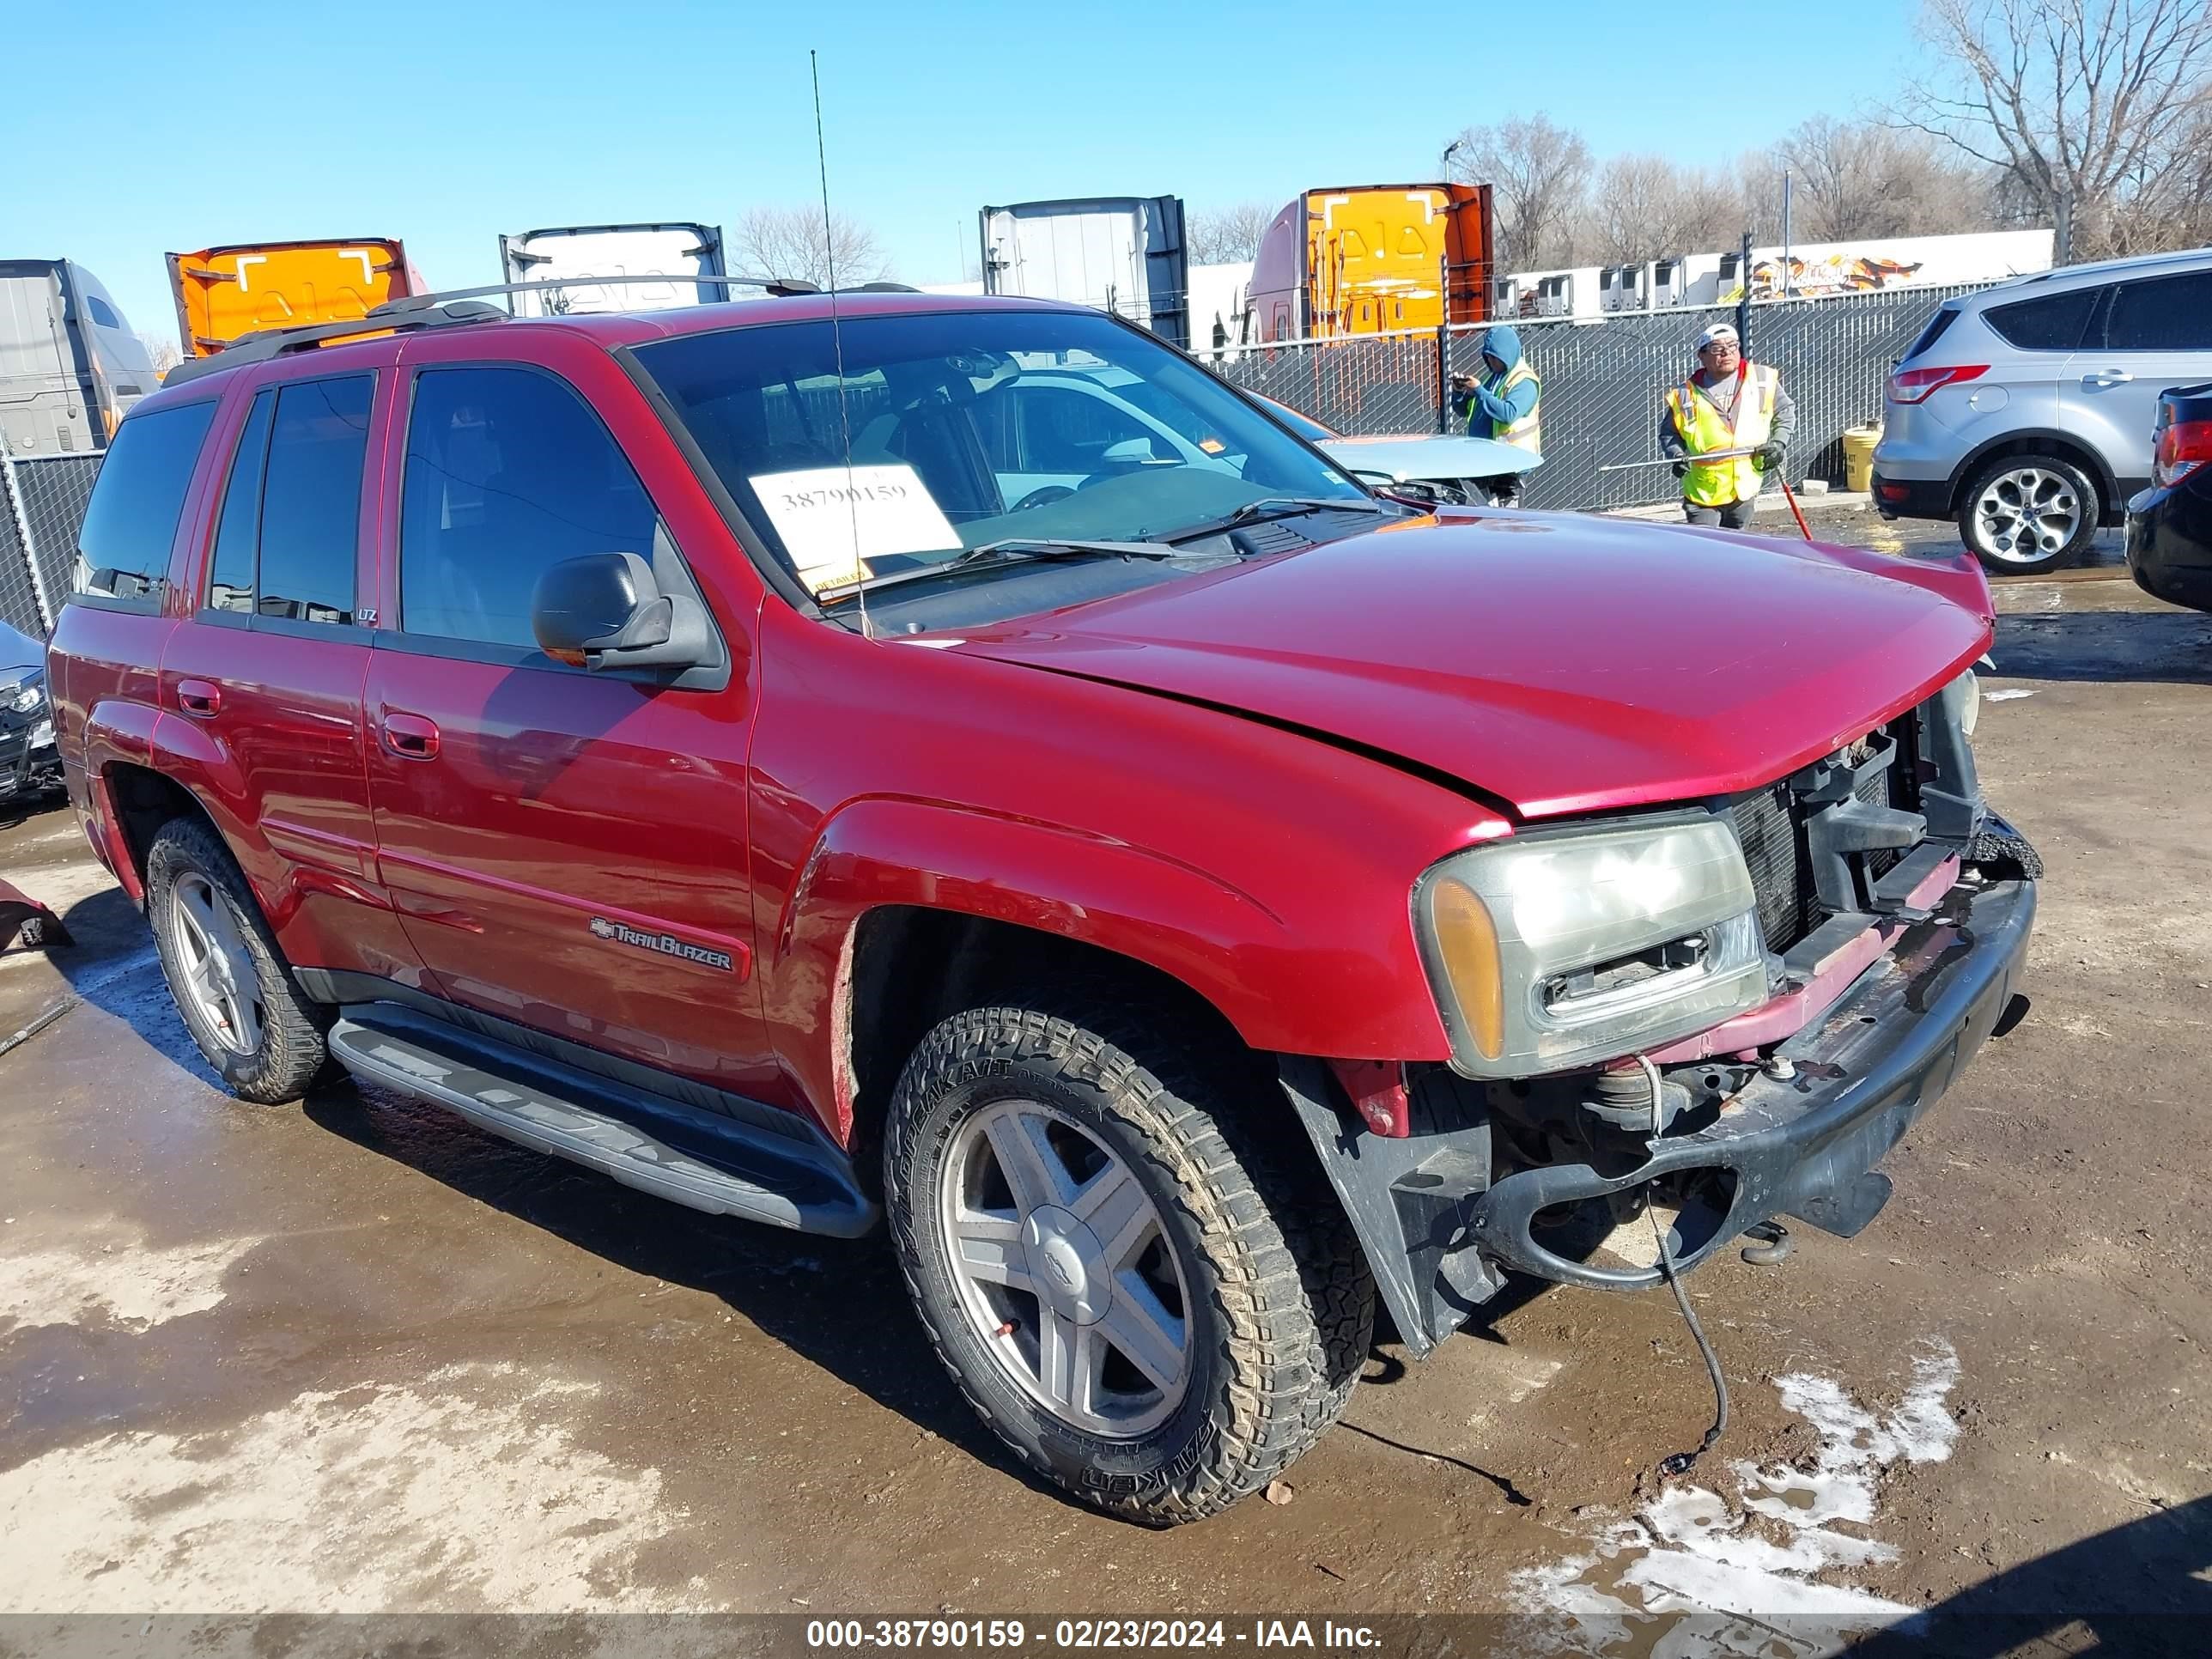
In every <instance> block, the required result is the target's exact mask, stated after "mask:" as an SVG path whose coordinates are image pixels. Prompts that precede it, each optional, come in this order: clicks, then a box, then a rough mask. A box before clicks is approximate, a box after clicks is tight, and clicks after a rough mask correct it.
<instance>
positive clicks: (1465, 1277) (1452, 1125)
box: [1276, 1054, 1504, 1358]
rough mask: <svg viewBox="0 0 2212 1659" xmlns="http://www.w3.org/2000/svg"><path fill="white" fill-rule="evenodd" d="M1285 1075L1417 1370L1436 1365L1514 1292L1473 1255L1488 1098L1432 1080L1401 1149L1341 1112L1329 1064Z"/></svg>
mask: <svg viewBox="0 0 2212 1659" xmlns="http://www.w3.org/2000/svg"><path fill="white" fill-rule="evenodd" d="M1276 1066H1277V1070H1278V1072H1279V1075H1280V1076H1281V1079H1282V1084H1283V1092H1284V1093H1285V1095H1287V1096H1288V1097H1290V1102H1291V1106H1292V1107H1293V1108H1294V1109H1296V1110H1297V1115H1298V1121H1300V1122H1301V1123H1303V1124H1304V1125H1305V1128H1306V1133H1307V1134H1308V1135H1309V1136H1310V1137H1311V1139H1312V1140H1313V1144H1314V1151H1315V1152H1316V1153H1317V1154H1318V1155H1319V1156H1320V1158H1321V1164H1322V1170H1325V1171H1326V1172H1327V1173H1328V1181H1329V1185H1330V1186H1331V1187H1333V1188H1334V1189H1335V1191H1336V1195H1337V1197H1338V1199H1339V1200H1340V1201H1341V1202H1342V1203H1343V1205H1344V1209H1345V1213H1346V1215H1348V1216H1350V1217H1351V1218H1352V1231H1354V1232H1355V1233H1356V1234H1357V1235H1358V1238H1359V1246H1360V1249H1363V1250H1364V1251H1366V1253H1367V1265H1368V1267H1369V1269H1370V1271H1371V1272H1372V1273H1374V1275H1375V1287H1376V1290H1377V1291H1380V1292H1381V1293H1382V1297H1383V1306H1384V1307H1386V1308H1388V1309H1389V1310H1390V1318H1391V1321H1392V1322H1393V1323H1395V1325H1396V1326H1397V1328H1398V1334H1399V1335H1400V1336H1401V1337H1402V1338H1403V1339H1404V1340H1405V1343H1406V1346H1407V1347H1408V1348H1410V1349H1412V1350H1413V1356H1414V1358H1427V1356H1428V1354H1429V1353H1430V1352H1431V1350H1432V1349H1433V1348H1435V1346H1437V1343H1438V1342H1441V1341H1442V1340H1443V1339H1444V1338H1445V1337H1447V1336H1449V1335H1450V1334H1452V1333H1453V1332H1454V1331H1455V1330H1457V1329H1458V1328H1460V1326H1461V1325H1462V1324H1464V1323H1465V1322H1466V1321H1467V1317H1468V1315H1469V1314H1470V1313H1472V1312H1473V1311H1474V1309H1475V1306H1476V1304H1480V1303H1482V1302H1486V1301H1487V1300H1488V1299H1489V1298H1490V1297H1492V1296H1493V1295H1495V1294H1496V1293H1497V1292H1498V1290H1499V1289H1500V1288H1501V1286H1502V1285H1503V1283H1504V1281H1503V1280H1502V1279H1499V1278H1498V1276H1497V1274H1496V1273H1493V1272H1492V1271H1491V1269H1490V1267H1488V1265H1487V1264H1486V1263H1485V1262H1484V1261H1482V1259H1481V1258H1480V1256H1479V1255H1476V1254H1475V1252H1474V1249H1471V1248H1469V1247H1470V1246H1471V1245H1472V1243H1473V1242H1474V1217H1475V1205H1476V1201H1477V1200H1479V1199H1480V1197H1481V1196H1482V1194H1484V1193H1485V1192H1486V1190H1488V1188H1489V1186H1490V1125H1489V1123H1488V1122H1487V1121H1486V1120H1484V1119H1482V1118H1480V1116H1477V1115H1474V1111H1471V1110H1470V1109H1469V1105H1468V1103H1470V1102H1474V1103H1479V1102H1480V1098H1481V1096H1480V1091H1479V1090H1478V1089H1477V1088H1476V1086H1475V1085H1473V1084H1469V1083H1467V1082H1465V1081H1464V1080H1463V1079H1460V1078H1458V1077H1457V1076H1455V1074H1453V1073H1450V1072H1449V1071H1447V1070H1446V1069H1445V1068H1444V1067H1443V1066H1432V1067H1430V1068H1428V1069H1427V1070H1425V1071H1424V1072H1422V1073H1419V1076H1418V1077H1417V1079H1415V1080H1414V1081H1413V1087H1412V1089H1411V1091H1410V1093H1411V1096H1412V1108H1413V1109H1412V1118H1413V1133H1412V1134H1411V1135H1410V1136H1407V1137H1406V1138H1403V1139H1400V1138H1398V1137H1395V1136H1389V1135H1378V1134H1374V1133H1370V1131H1369V1130H1368V1129H1367V1128H1366V1127H1364V1125H1363V1124H1361V1122H1360V1121H1359V1119H1358V1116H1357V1115H1355V1114H1353V1113H1352V1112H1350V1111H1348V1110H1346V1109H1343V1108H1341V1107H1340V1106H1339V1105H1338V1104H1337V1103H1336V1102H1337V1099H1338V1091H1337V1090H1336V1089H1335V1087H1334V1085H1333V1084H1332V1082H1331V1080H1330V1078H1329V1074H1328V1064H1327V1062H1325V1061H1322V1060H1313V1059H1310V1058H1308V1057H1306V1056H1305V1055H1303V1054H1282V1055H1279V1056H1277V1060H1276ZM1476 1110H1479V1106H1478V1107H1477V1108H1476ZM1440 1126H1441V1127H1440Z"/></svg>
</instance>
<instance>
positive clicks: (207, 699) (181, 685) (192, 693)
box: [177, 680, 222, 720]
mask: <svg viewBox="0 0 2212 1659" xmlns="http://www.w3.org/2000/svg"><path fill="white" fill-rule="evenodd" d="M177 707H178V708H181V709H183V710H184V711H185V713H186V714H190V715H191V716H192V717H193V718H194V719H196V720H213V719H214V718H215V717H216V714H217V713H218V712H219V711H220V710H221V709H222V687H221V686H219V685H217V684H215V682H214V681H212V680H179V681H178V682H177Z"/></svg>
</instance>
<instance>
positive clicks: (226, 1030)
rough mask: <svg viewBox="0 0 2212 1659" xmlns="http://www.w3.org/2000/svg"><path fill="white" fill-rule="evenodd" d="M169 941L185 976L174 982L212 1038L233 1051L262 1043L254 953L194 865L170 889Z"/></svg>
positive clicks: (244, 1050)
mask: <svg viewBox="0 0 2212 1659" xmlns="http://www.w3.org/2000/svg"><path fill="white" fill-rule="evenodd" d="M169 942H170V944H171V945H172V946H173V948H174V950H175V953H176V960H177V967H178V969H179V973H180V974H181V975H182V977H183V981H184V982H183V983H182V984H181V985H180V986H179V987H178V989H179V991H180V992H181V993H182V994H183V995H184V997H185V1000H187V1001H189V1002H190V1003H191V1006H192V1010H193V1012H196V1013H197V1014H198V1015H199V1017H200V1022H201V1024H204V1026H205V1027H206V1028H207V1029H208V1030H210V1032H212V1033H213V1034H214V1036H215V1038H216V1041H217V1042H220V1043H222V1046H223V1047H224V1048H227V1049H228V1050H229V1051H230V1052H231V1053H233V1054H252V1053H253V1052H254V1051H255V1050H256V1049H258V1048H260V1046H261V1024H262V1008H261V1001H260V997H261V981H260V977H259V975H258V974H256V972H255V971H254V967H253V957H252V954H251V953H250V952H249V951H247V950H246V939H245V936H244V935H243V934H241V933H240V932H239V929H238V923H237V920H236V919H235V918H234V916H233V915H231V913H230V907H229V905H228V904H226V903H225V902H223V900H222V896H221V895H220V894H218V893H217V892H216V890H215V886H214V884H212V883H211V882H210V881H209V880H208V878H206V877H205V876H203V875H201V874H199V873H198V872H196V871H186V872H184V873H182V874H180V875H179V876H178V878H176V880H175V882H174V883H173V884H172V885H171V887H170V890H169Z"/></svg>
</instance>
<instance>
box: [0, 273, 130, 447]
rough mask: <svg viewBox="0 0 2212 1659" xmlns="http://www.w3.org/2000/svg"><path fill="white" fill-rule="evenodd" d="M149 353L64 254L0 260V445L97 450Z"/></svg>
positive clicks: (126, 406) (94, 281) (123, 409)
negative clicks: (56, 257) (58, 257)
mask: <svg viewBox="0 0 2212 1659" xmlns="http://www.w3.org/2000/svg"><path fill="white" fill-rule="evenodd" d="M154 387H155V374H154V362H153V358H152V356H151V355H150V354H149V352H148V351H147V349H146V343H145V342H144V341H143V340H141V339H140V338H139V337H137V335H136V334H134V333H132V332H131V325H130V324H129V323H128V322H126V321H125V319H124V316H123V312H122V309H121V307H118V306H117V304H116V303H115V301H114V300H113V299H112V297H110V295H109V294H108V292H107V290H106V289H104V288H102V287H101V286H100V282H99V279H98V278H96V277H95V276H93V274H92V273H91V272H90V271H88V270H86V269H85V268H84V267H83V266H82V265H81V264H76V262H75V261H74V260H70V259H0V444H4V445H5V446H6V447H7V448H8V449H9V451H10V452H11V453H14V454H17V455H66V454H68V453H71V452H72V451H75V452H78V453H88V452H90V451H92V450H95V449H105V448H106V447H107V441H108V439H109V438H111V437H112V436H113V435H114V433H115V426H116V422H118V421H120V420H121V419H122V418H123V417H124V416H125V414H127V413H129V412H130V409H131V405H132V404H135V403H137V401H138V400H139V398H143V397H144V396H146V395H147V394H148V393H149V392H152V391H153V390H154Z"/></svg>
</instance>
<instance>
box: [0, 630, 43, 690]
mask: <svg viewBox="0 0 2212 1659" xmlns="http://www.w3.org/2000/svg"><path fill="white" fill-rule="evenodd" d="M45 666H46V647H45V646H43V645H41V644H40V643H39V641H36V640H34V639H33V638H32V637H31V636H30V635H27V634H25V633H23V632H21V630H19V629H15V628H11V627H9V625H8V624H7V623H3V622H0V678H7V679H11V680H13V679H20V678H22V676H21V673H20V672H19V670H24V669H33V668H44V667H45Z"/></svg>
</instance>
